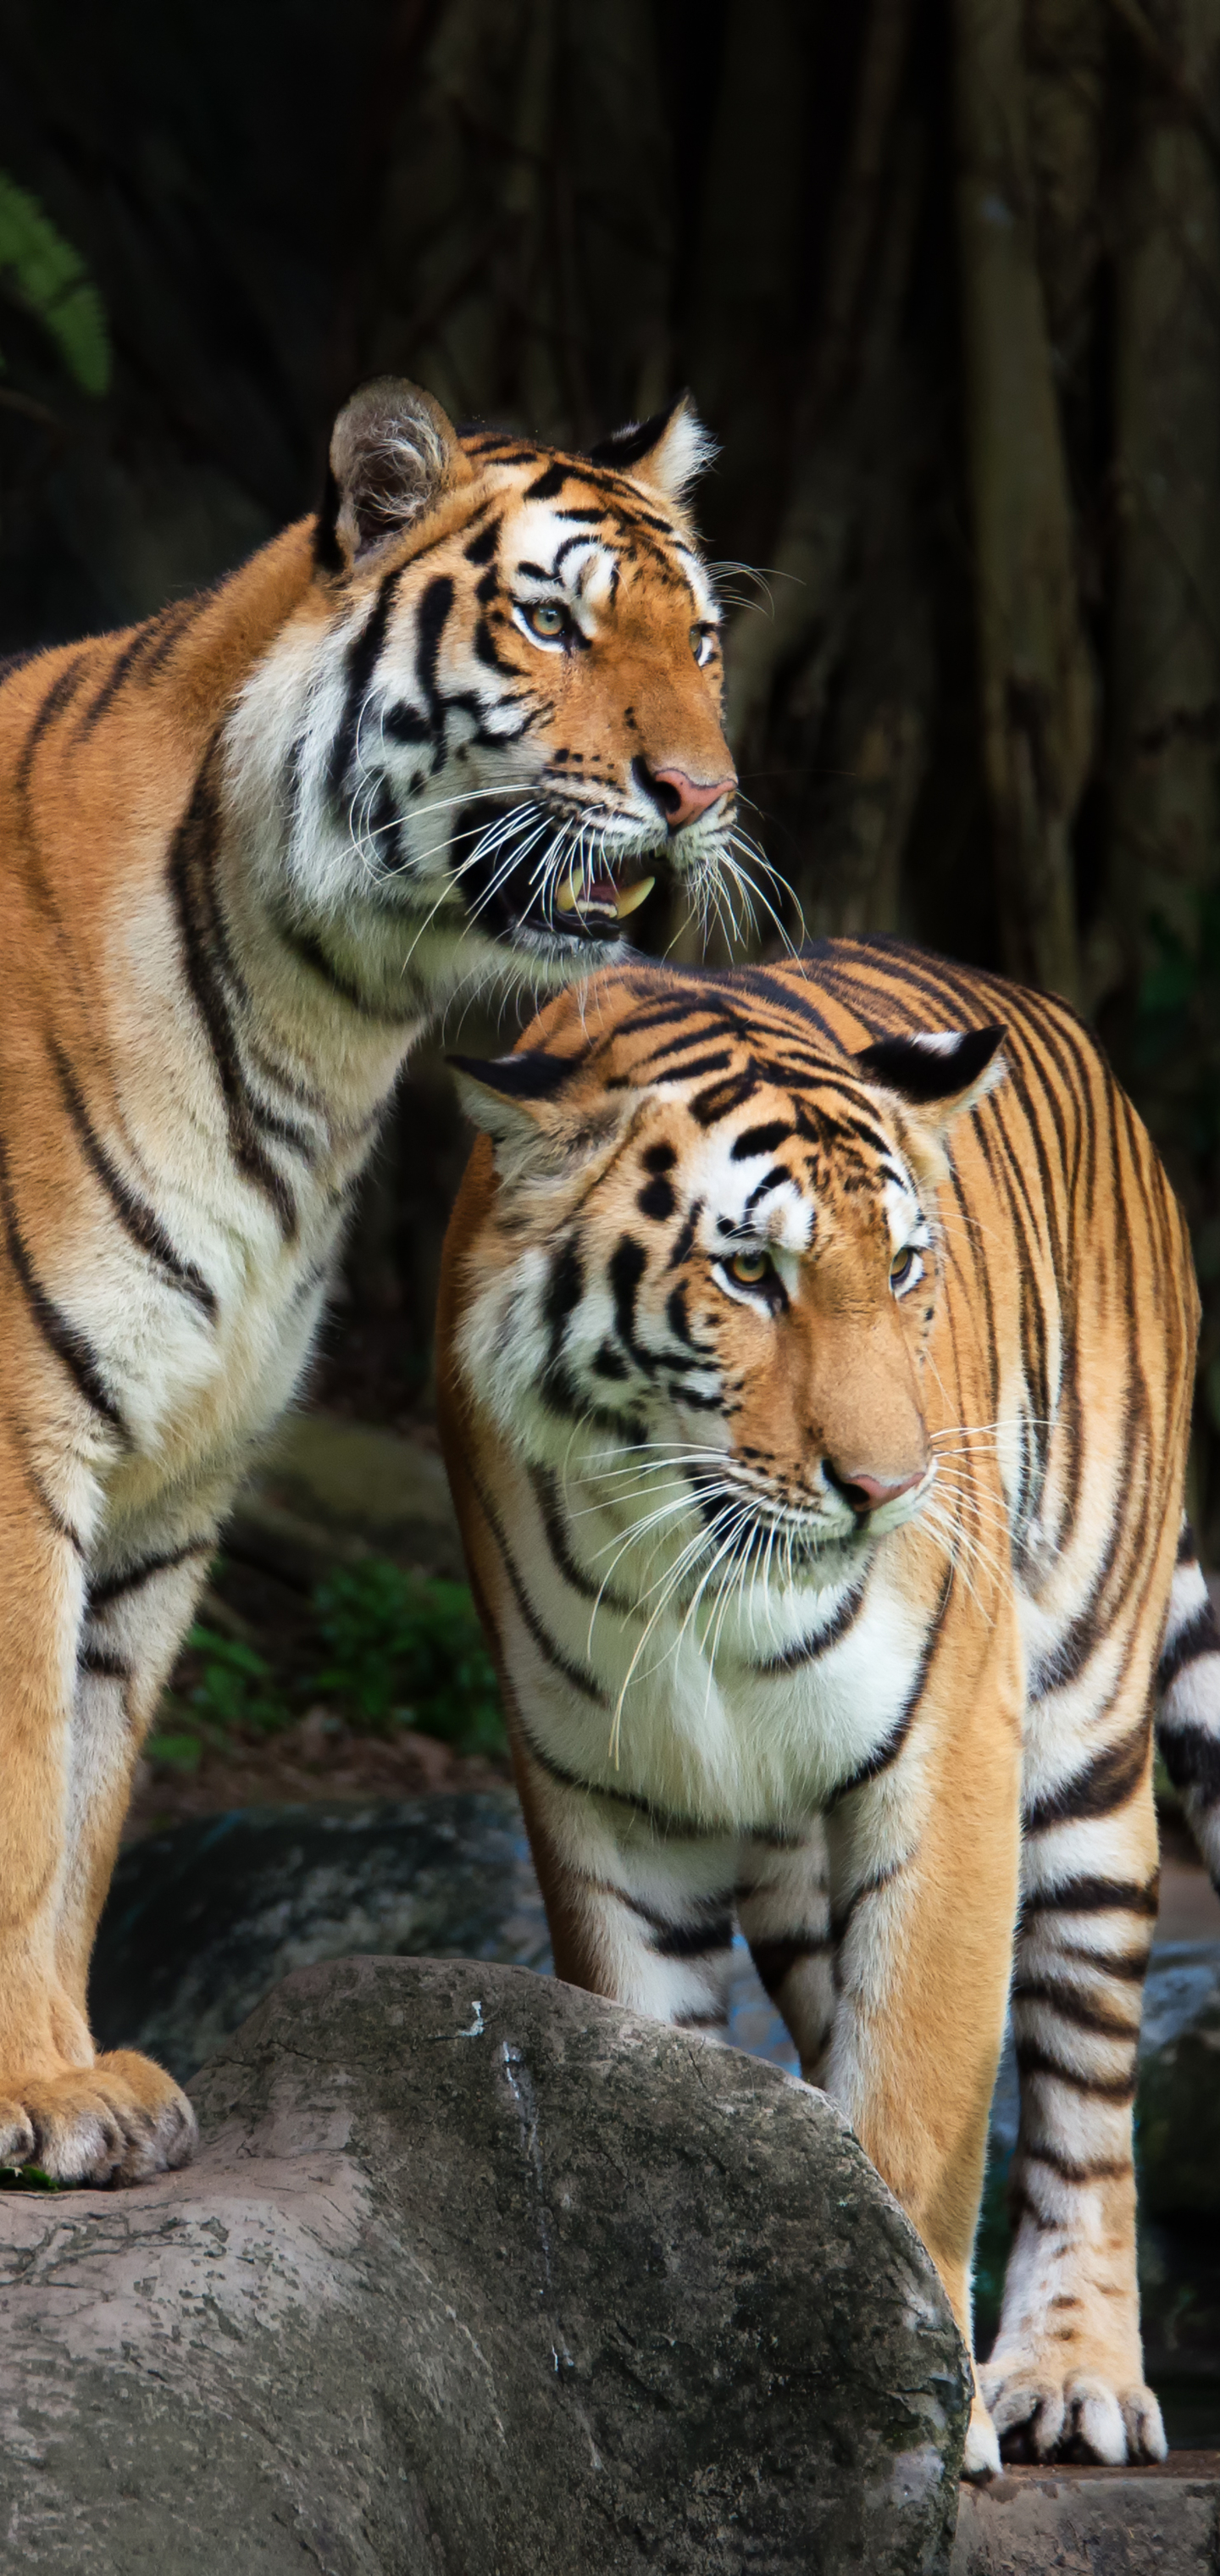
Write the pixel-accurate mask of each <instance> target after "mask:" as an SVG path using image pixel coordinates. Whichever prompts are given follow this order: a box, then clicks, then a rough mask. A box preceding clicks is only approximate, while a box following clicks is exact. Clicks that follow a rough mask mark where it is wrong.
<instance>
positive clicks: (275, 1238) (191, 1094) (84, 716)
mask: <svg viewBox="0 0 1220 2576" xmlns="http://www.w3.org/2000/svg"><path fill="white" fill-rule="evenodd" d="M705 447H706V443H705V441H704V438H703V434H702V432H701V430H700V428H699V425H698V423H697V421H696V420H695V418H694V416H693V414H692V412H691V411H690V409H689V406H687V405H686V404H685V403H680V404H678V405H677V406H676V407H675V409H673V410H672V411H671V412H670V413H669V414H668V415H666V416H665V417H664V418H659V419H657V420H655V421H653V422H651V423H649V424H646V425H645V426H644V427H643V428H636V429H632V430H630V431H628V432H626V433H621V434H620V435H619V436H618V438H617V439H615V440H611V441H610V442H609V443H608V445H607V447H606V448H605V449H603V450H602V451H601V452H600V453H599V455H598V456H597V457H594V458H589V457H579V456H570V455H565V454H561V453H558V452H556V451H555V450H554V449H551V448H547V447H540V446H538V445H537V444H536V443H535V442H534V441H532V440H530V439H528V438H524V437H518V436H515V435H514V436H498V435H495V434H493V433H490V432H477V433H472V434H469V435H466V436H459V435H458V433H457V432H456V431H455V430H454V429H453V427H452V426H451V424H450V422H449V421H448V420H447V419H446V417H445V415H444V413H443V412H442V411H441V409H440V408H439V406H438V405H437V404H436V403H435V402H433V401H432V400H431V399H430V397H429V396H428V395H426V394H423V393H420V392H419V391H418V390H417V389H416V388H414V387H412V386H410V385H407V384H403V383H396V382H386V383H383V384H380V385H375V386H372V387H370V388H368V389H367V390H366V391H365V392H364V393H363V394H360V395H358V396H357V397H356V398H355V400H354V401H353V402H352V403H351V404H350V405H349V406H348V408H347V409H346V410H345V411H344V412H343V414H342V415H341V417H340V419H339V421H338V424H337V426H336V429H335V433H334V440H333V444H332V449H331V466H330V474H329V481H328V488H327V497H326V502H325V506H324V508H323V510H322V512H321V513H320V515H319V516H318V518H317V519H316V520H314V519H311V520H307V521H303V522H302V523H301V524H299V525H298V526H296V527H292V528H289V529H288V530H287V531H286V532H285V533H284V534H283V535H282V536H280V537H278V538H276V539H275V540H274V541H273V543H271V544H270V545H268V546H266V547H264V548H263V549H262V551H261V552H260V553H258V554H256V555H255V556H254V557H253V558H252V560H251V561H250V562H249V563H247V564H246V565H245V566H244V568H243V569H242V570H240V571H239V572H236V573H235V574H233V575H232V577H231V578H230V579H228V580H226V581H223V582H221V583H220V584H219V585H218V586H217V587H216V589H214V590H213V591H211V592H207V593H204V594H203V595H201V596H200V597H198V598H193V599H188V600H183V601H180V602H178V603H176V604H175V605H174V606H172V607H170V608H167V609H166V610H164V611H163V612H162V614H161V615H160V616H157V617H154V618H151V619H149V620H148V621H147V622H146V623H145V624H143V625H140V626H137V627H135V628H133V629H131V630H130V631H128V632H127V633H125V634H121V635H108V636H100V637H97V638H95V639H93V640H91V641H89V642H86V643H82V644H77V645H69V646H65V647H64V648H62V649H60V650H57V651H53V652H47V653H41V654H37V655H35V656H33V657H31V658H28V659H27V660H25V661H24V662H22V663H19V664H18V665H17V666H15V667H12V668H10V669H9V671H8V673H7V675H6V676H5V677H4V679H3V685H2V686H0V853H2V856H0V870H2V872H3V917H4V939H5V949H4V958H5V978H4V1002H3V1010H2V1011H0V1303H2V1307H3V1331H2V1333H0V1474H2V1477H3V1485H2V1491H3V1497H4V1508H3V1521H2V1523H0V1528H2V1532H3V1554H2V1558H0V1564H2V1569H3V1583H2V1586H0V1597H2V1599H3V1612H2V1614H0V2165H16V2164H21V2163H23V2162H27V2161H29V2160H30V2159H34V2160H36V2161H37V2162H38V2163H40V2164H41V2165H42V2166H43V2167H44V2168H45V2169H46V2171H47V2172H49V2173H50V2174H51V2175H53V2176H54V2177H55V2178H56V2179H58V2180H59V2181H61V2182H86V2181H90V2182H103V2181H106V2180H107V2179H109V2178H111V2177H118V2178H120V2179H123V2180H128V2181H130V2180H134V2179H136V2178H138V2177H139V2176H141V2175H144V2174H148V2173H152V2172H155V2171H156V2170H158V2168H160V2167H161V2166H164V2165H166V2164H175V2163H178V2162H180V2161H181V2160H182V2159H183V2157H184V2156H185V2155H186V2154H187V2153H189V2150H190V2145H191V2141H192V2137H193V2130H194V2124H193V2118H192V2114H191V2110H190V2106H189V2104H188V2102H187V2101H186V2099H185V2096H184V2095H183V2094H182V2093H181V2092H180V2091H179V2089H178V2087H177V2086H176V2085H175V2084H173V2083H172V2082H171V2081H170V2079H169V2077H168V2076H167V2075H165V2074H164V2073H162V2071H161V2070H160V2069H159V2068H157V2067H155V2066H152V2065H151V2064H150V2063H149V2062H148V2061H147V2060H145V2059H143V2058H140V2057H138V2056H135V2055H133V2054H132V2053H131V2052H129V2051H118V2052H114V2053H111V2054H109V2055H106V2056H102V2057H99V2056H98V2055H97V2054H96V2052H95V2050H94V2047H93V2043H92V2040H91V2037H90V2033H89V2026H88V2018H87V2011H86V1992H85V1989H86V1977H87V1972H88V1964H89V1954H90V1949H91V1946H92V1941H93V1935H94V1929H95V1926H96V1922H97V1918H98V1914H99V1911H100V1908H101V1905H102V1902H103V1899H104V1897H105V1893H106V1888H107V1885H108V1882H109V1878H110V1873H111V1868H112V1865H113V1860H114V1854H115V1849H116V1846H117V1842H118V1837H119V1832H120V1828H121V1825H122V1821H123V1816H124V1813H125V1810H126V1806H127V1799H128V1791H129V1783H130V1778H131V1772H132V1766H133V1764H134V1761H135V1757H136V1754H137V1752H138V1750H139V1747H140V1742H141V1739H142V1737H143V1735H144V1733H145V1731H146V1729H147V1727H148V1725H149V1722H150V1719H151V1717H152V1714H153V1711H154V1709H155V1707H156V1703H157V1699H158V1695H159V1693H160V1690H161V1687H162V1685H163V1683H164V1681H165V1678H166V1675H167V1673H168V1671H169V1669H170V1667H171V1665H172V1664H173V1661H174V1658H175V1656H176V1653H177V1650H178V1645H179V1642H180V1640H181V1638H182V1635H183V1633H184V1631H185V1629H186V1627H187V1624H188V1621H189V1618H190V1614H191V1609H192V1606H193V1603H194V1601H195V1598H196V1596H197V1593H198V1590H199V1587H200V1584H201V1582H202V1579H203V1574H204V1570H205V1568H206V1566H207V1562H208V1559H209V1556H210V1555H211V1553H212V1550H213V1547H214V1545H215V1540H216V1534H217V1531H218V1528H219V1526H220V1523H221V1521H222V1518H223V1516H224V1513H225V1510H226V1508H227V1506H228V1503H229V1500H230V1498H231V1496H232V1493H233V1490H234V1487H235V1485H236V1483H237V1481H238V1479H239V1477H240V1475H241V1474H242V1472H243V1470H244V1468H245V1466H246V1465H247V1463H248V1461H249V1459H250V1456H251V1453H252V1450H253V1449H254V1448H255V1447H256V1445H257V1444H258V1442H259V1441H260V1440H261V1439H262V1438H263V1437H264V1435H265V1434H266V1432H267V1431H268V1430H269V1429H270V1427H271V1426H272V1425H273V1423H274V1422H275V1420H276V1417H277V1415H278V1414H279V1413H280V1411H281V1409H282V1408H283V1406H284V1405H285V1404H286V1403H287V1401H288V1399H289V1397H290V1395H291V1393H292V1390H293V1388H294V1386H295V1385H296V1384H297V1382H298V1381H299V1378H300V1375H301V1372H302V1369H303V1367H304V1365H305V1362H306V1360H307V1358H308V1354H309V1351H310V1348H311V1345H312V1343H313V1339H314V1335H315V1332H316V1329H317V1324H318V1320H319V1316H320V1314H321V1310H322V1306H323V1303H324V1300H325V1297H326V1293H327V1285H328V1281H329V1280H330V1278H331V1276H332V1274H333V1270H334V1265H335V1260H336V1256H337V1253H338V1249H339V1246H340V1243H341V1240H342V1235H343V1229H344V1222H345V1219H346V1216H347V1213H348V1211H349V1209H350V1206H351V1201H352V1194H353V1190H354V1188H355V1185H356V1182H357V1180H358V1178H359V1175H360V1172H361V1169H362V1167H363V1165H364V1163H365V1161H366V1160H367V1157H368V1155H369V1152H370V1150H371V1147H372V1144H373V1141H374V1138H375V1135H376V1132H377V1127H378V1122H379V1119H380V1116H381V1112H382V1110H383V1108H384V1106H385V1104H386V1102H387V1100H388V1098H389V1095H390V1092H391V1090H392V1087H393V1084H394V1081H395V1078H396V1075H397V1073H398V1070H399V1068H400V1066H401V1064H402V1062H403V1059H404V1057H405V1055H406V1054H407V1052H408V1050H409V1049H410V1047H411V1045H412V1044H413V1042H414V1041H415V1040H416V1039H417V1038H418V1037H419V1036H420V1035H421V1034H422V1032H423V1030H424V1029H425V1028H426V1027H427V1025H428V1023H429V1022H430V1021H431V1020H432V1018H433V1017H434V1015H435V1014H436V1013H437V1011H438V1010H440V1009H441V1008H442V1007H443V1006H444V1005H445V1004H446V1002H448V1001H449V1000H451V999H452V998H453V996H454V995H455V994H456V993H458V991H459V990H460V989H461V988H462V987H463V986H466V985H479V984H486V983H487V982H489V981H491V980H496V979H499V980H503V978H504V977H505V976H508V977H510V978H515V979H517V980H518V981H520V980H521V979H522V978H524V979H526V980H527V982H529V983H532V984H535V985H541V986H543V987H546V986H548V985H550V986H553V985H554V984H556V983H557V982H562V981H564V980H565V979H566V978H569V977H572V976H580V975H583V974H585V973H586V972H587V971H588V969H589V967H590V966H591V965H592V964H593V963H595V962H596V961H598V960H599V959H601V958H603V957H605V956H611V957H613V956H615V955H616V954H622V945H621V934H622V927H623V924H624V922H626V921H628V920H630V919H631V917H632V916H633V915H634V914H635V913H636V912H637V911H638V910H639V907H640V906H641V904H642V903H643V902H644V901H645V899H646V897H647V894H648V892H649V889H650V887H651V885H652V882H653V879H654V878H655V877H656V876H658V875H662V874H664V875H667V876H669V877H671V878H673V879H676V880H678V881H679V882H681V883H683V884H684V885H686V886H688V887H690V888H691V889H692V890H693V891H694V893H695V897H696V901H697V902H698V901H700V900H706V899H709V898H710V897H712V896H714V893H715V889H716V885H717V882H718V879H719V876H720V874H721V872H722V870H724V869H729V870H730V871H731V870H732V869H733V868H735V867H736V866H737V864H738V863H737V861H736V859H735V858H734V856H733V839H734V833H735V824H734V820H733V812H734V776H733V764H732V760H731V759H730V756H729V752H728V749H727V747H726V744H725V740H724V735H723V732H722V729H721V721H720V687H721V663H720V647H719V632H718V625H719V621H718V615H717V609H716V603H715V599H714V596H713V592H712V588H711V584H710V581H709V578H708V574H707V572H706V570H705V568H704V565H703V563H702V561H701V559H700V556H699V552H698V548H697V545H696V543H695V539H694V534H693V530H692V526H691V521H690V517H689V514H688V511H687V508H686V503H685V494H686V490H687V486H688V484H689V482H690V479H691V476H692V474H693V473H694V472H695V470H696V469H697V467H698V465H699V464H700V462H701V460H702V457H703V455H704V453H705Z"/></svg>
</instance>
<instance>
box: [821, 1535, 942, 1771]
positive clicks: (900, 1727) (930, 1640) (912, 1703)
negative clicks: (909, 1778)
mask: <svg viewBox="0 0 1220 2576" xmlns="http://www.w3.org/2000/svg"><path fill="white" fill-rule="evenodd" d="M952 1592H953V1566H952V1564H951V1563H950V1565H949V1566H948V1567H947V1569H946V1572H945V1575H944V1579H943V1581H942V1583H941V1587H940V1599H939V1600H938V1602H937V1604H936V1608H935V1610H934V1611H933V1613H932V1617H931V1619H930V1621H929V1623H928V1627H927V1631H926V1633H925V1636H924V1641H923V1645H922V1646H921V1648H920V1653H919V1662H918V1664H917V1666H916V1669H915V1678H914V1680H913V1682H912V1684H911V1687H910V1690H909V1691H908V1692H907V1695H906V1699H905V1700H904V1702H903V1705H902V1708H901V1710H900V1711H899V1714H898V1716H897V1718H896V1719H895V1721H894V1724H893V1726H892V1727H891V1728H890V1731H889V1734H888V1735H887V1736H886V1737H885V1738H884V1739H883V1741H882V1742H881V1743H880V1744H879V1745H878V1746H877V1749H876V1751H875V1753H870V1755H869V1757H868V1760H867V1762H862V1763H861V1764H860V1767H859V1770H858V1771H853V1772H852V1773H851V1776H850V1778H849V1779H846V1780H841V1781H840V1782H839V1784H838V1787H837V1788H835V1789H832V1790H831V1793H830V1796H829V1797H828V1799H827V1801H826V1812H827V1814H830V1813H831V1812H832V1810H833V1809H834V1808H835V1807H838V1806H840V1805H841V1804H842V1801H843V1799H844V1798H850V1797H851V1796H852V1795H853V1793H854V1791H855V1790H857V1789H862V1788H864V1787H865V1786H866V1785H867V1783H868V1782H869V1781H870V1780H876V1779H877V1778H878V1777H879V1775H880V1773H881V1772H882V1771H888V1769H889V1767H890V1764H891V1763H892V1762H896V1761H897V1759H898V1756H899V1754H900V1753H901V1751H902V1748H903V1745H904V1744H905V1743H906V1740H907V1737H908V1735H909V1734H910V1731H911V1728H912V1726H913V1725H914V1722H915V1719H916V1717H917V1716H918V1713H919V1704H920V1701H921V1700H922V1698H923V1695H924V1692H925V1690H926V1688H927V1683H928V1675H929V1673H930V1671H931V1669H932V1658H933V1656H934V1655H935V1653H936V1649H937V1645H938V1644H939V1642H940V1634H941V1630H942V1628H943V1627H944V1624H945V1618H946V1614H947V1612H948V1608H949V1601H950V1598H951V1595H952Z"/></svg>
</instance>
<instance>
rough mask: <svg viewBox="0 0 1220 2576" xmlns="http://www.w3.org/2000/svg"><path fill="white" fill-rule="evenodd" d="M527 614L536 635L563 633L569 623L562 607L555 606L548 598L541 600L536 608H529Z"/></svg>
mask: <svg viewBox="0 0 1220 2576" xmlns="http://www.w3.org/2000/svg"><path fill="white" fill-rule="evenodd" d="M526 616H527V617H528V619H529V623H530V625H531V626H532V627H533V630H534V633H535V635H562V633H563V630H564V627H565V626H566V624H567V619H566V617H565V615H564V612H563V610H562V608H556V607H554V606H553V605H552V604H551V603H550V602H549V601H548V600H540V601H539V603H538V605H537V607H536V608H530V609H527V610H526Z"/></svg>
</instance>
